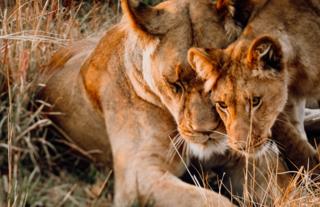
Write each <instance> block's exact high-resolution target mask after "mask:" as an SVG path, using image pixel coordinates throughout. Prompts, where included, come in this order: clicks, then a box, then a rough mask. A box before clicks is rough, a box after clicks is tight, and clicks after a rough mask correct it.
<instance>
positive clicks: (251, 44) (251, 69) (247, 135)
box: [188, 0, 320, 167]
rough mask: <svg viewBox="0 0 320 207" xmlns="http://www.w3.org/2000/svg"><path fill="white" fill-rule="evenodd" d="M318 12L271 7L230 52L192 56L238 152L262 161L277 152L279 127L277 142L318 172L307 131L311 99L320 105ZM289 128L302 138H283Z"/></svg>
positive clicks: (193, 52) (298, 4)
mask: <svg viewBox="0 0 320 207" xmlns="http://www.w3.org/2000/svg"><path fill="white" fill-rule="evenodd" d="M314 4H318V3H316V2H313V4H306V3H305V2H304V1H302V0H300V1H299V0H296V1H287V0H280V1H279V0H269V1H266V4H265V5H264V7H263V9H261V10H259V11H257V12H256V14H255V15H254V16H253V17H251V19H250V22H249V24H248V25H247V26H246V28H245V30H244V32H243V34H242V35H241V36H240V38H239V39H238V40H237V41H236V42H235V43H233V44H232V45H230V46H229V47H227V48H226V49H223V50H222V49H197V48H191V49H190V50H189V55H188V59H189V63H190V64H191V66H192V67H193V68H194V69H195V71H196V72H197V73H198V75H199V76H200V77H201V78H202V79H204V80H206V83H205V88H206V90H207V91H211V92H212V93H211V101H212V102H213V104H214V105H215V106H216V109H217V111H218V113H219V114H220V117H221V118H222V120H223V122H224V124H225V126H226V129H227V134H228V142H229V145H230V146H231V147H232V148H233V149H235V150H237V151H240V152H245V153H246V154H251V155H252V154H254V155H257V154H261V152H263V151H266V150H267V149H269V148H270V146H271V145H272V144H271V143H272V142H270V138H271V136H272V134H271V129H272V127H273V128H275V130H276V131H277V133H276V134H275V136H273V139H275V140H276V141H277V142H278V143H280V145H282V146H281V147H282V148H284V151H285V152H286V153H288V154H286V156H289V158H290V159H291V160H292V161H293V162H295V161H296V160H298V161H297V163H298V164H301V165H305V166H307V165H308V162H310V165H311V167H314V166H315V165H317V164H319V162H318V158H317V153H316V151H315V150H314V149H313V148H312V147H311V145H310V144H309V143H308V142H307V140H306V134H305V131H304V127H303V118H304V117H303V115H304V107H305V102H306V99H307V98H310V97H314V98H319V97H320V87H319V83H320V82H319V81H320V59H319V56H320V51H319V49H318V48H319V47H320V30H319V29H318V28H319V25H320V18H319V15H318V14H319V12H320V11H319V10H318V9H317V8H320V7H319V6H320V4H319V5H314ZM281 8H286V9H281ZM279 17H281V18H279ZM306 26H307V27H308V30H306ZM283 121H288V122H290V123H291V125H292V126H293V127H292V130H296V131H297V132H298V133H296V135H297V136H295V137H292V136H291V135H290V136H289V137H288V136H284V135H286V134H287V133H288V132H287V131H284V130H281V122H283ZM279 133H280V134H279ZM281 133H282V134H281ZM301 157H304V158H301ZM298 167H299V166H298Z"/></svg>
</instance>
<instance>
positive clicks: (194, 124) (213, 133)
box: [122, 0, 240, 158]
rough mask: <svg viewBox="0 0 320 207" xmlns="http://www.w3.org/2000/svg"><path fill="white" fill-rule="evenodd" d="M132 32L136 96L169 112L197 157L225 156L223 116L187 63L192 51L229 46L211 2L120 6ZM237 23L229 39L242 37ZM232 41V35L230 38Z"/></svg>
mask: <svg viewBox="0 0 320 207" xmlns="http://www.w3.org/2000/svg"><path fill="white" fill-rule="evenodd" d="M122 8H123V10H124V19H123V23H124V25H125V28H126V29H127V30H126V31H128V38H127V44H126V48H125V53H126V55H125V65H126V68H128V74H129V78H130V81H131V83H132V85H133V88H134V90H135V91H136V93H137V94H138V95H139V96H140V97H141V98H143V99H144V100H147V101H148V102H150V103H152V104H154V105H156V106H159V107H162V108H165V109H166V110H168V111H169V112H170V113H171V114H172V116H173V117H174V120H175V122H176V124H177V128H178V131H179V133H180V135H181V136H182V138H184V140H186V141H187V142H188V143H189V144H190V147H191V150H192V151H193V152H194V153H195V154H196V155H198V156H199V157H203V158H204V157H209V156H210V155H211V153H212V152H215V151H216V152H224V150H225V149H226V146H227V145H226V140H225V138H224V136H223V132H224V126H223V124H222V123H220V122H221V121H220V118H219V115H218V114H217V113H216V111H215V109H214V107H211V104H210V103H209V98H208V97H207V95H206V94H205V93H203V87H202V86H203V82H202V80H201V79H197V78H196V74H195V72H194V71H193V70H192V68H191V67H190V66H189V64H188V62H187V51H188V49H189V48H190V47H192V46H200V47H201V46H210V47H226V46H227V44H228V43H230V42H231V41H232V40H233V39H230V38H228V36H227V31H226V29H225V23H226V21H228V28H231V21H232V20H230V19H228V20H227V19H226V18H222V17H221V16H220V15H218V12H217V8H216V5H215V4H213V3H212V1H210V0H198V1H194V0H177V1H166V2H163V3H160V4H158V5H157V6H155V7H150V6H147V5H145V4H143V3H140V2H133V1H126V0H125V1H122ZM239 31H240V28H239V27H238V26H236V24H233V27H232V32H233V33H237V34H235V35H231V36H233V37H235V36H236V35H238V34H239ZM229 37H230V35H229Z"/></svg>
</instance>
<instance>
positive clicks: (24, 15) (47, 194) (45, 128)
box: [0, 0, 118, 206]
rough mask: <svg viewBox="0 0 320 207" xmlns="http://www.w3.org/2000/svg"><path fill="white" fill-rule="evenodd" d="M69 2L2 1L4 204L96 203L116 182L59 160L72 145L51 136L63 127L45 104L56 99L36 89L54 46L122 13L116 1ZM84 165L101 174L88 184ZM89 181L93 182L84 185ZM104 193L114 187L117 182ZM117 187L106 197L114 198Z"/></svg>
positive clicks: (0, 189)
mask: <svg viewBox="0 0 320 207" xmlns="http://www.w3.org/2000/svg"><path fill="white" fill-rule="evenodd" d="M68 2H69V4H68V5H67V6H68V8H66V7H64V6H63V5H62V4H61V2H60V1H57V0H17V1H15V2H14V1H1V7H0V206H81V205H85V204H90V205H91V204H95V203H99V202H100V201H99V199H100V198H99V196H101V194H102V193H103V192H102V190H103V189H104V188H108V185H109V184H106V183H105V182H104V180H105V177H108V178H109V177H110V176H108V174H103V173H102V172H100V171H98V170H97V169H96V168H95V167H94V166H93V165H90V164H87V165H86V166H85V168H87V169H80V170H78V172H77V173H74V174H72V173H69V172H68V169H66V170H65V169H64V170H63V171H62V172H60V170H61V168H57V167H55V166H54V165H55V163H56V162H57V160H59V158H60V157H61V156H62V152H63V150H65V149H67V148H66V147H64V146H63V147H62V148H63V150H60V151H59V149H57V147H56V146H55V145H53V144H52V141H50V140H48V139H49V138H50V137H58V136H59V135H57V134H56V133H54V131H52V130H51V129H50V126H51V125H52V123H51V121H50V120H49V119H48V118H47V115H48V114H47V113H46V112H44V111H43V108H44V107H45V106H46V107H50V105H49V104H48V103H46V102H44V101H43V100H39V99H37V97H36V92H37V91H38V90H39V89H40V88H41V87H42V85H41V84H40V83H39V81H38V75H39V70H40V69H41V68H42V67H43V66H44V65H45V64H46V63H47V62H48V60H49V58H50V57H51V55H52V54H53V52H54V51H56V50H57V49H59V48H61V47H64V46H66V45H68V44H70V43H71V42H72V41H75V40H79V39H82V38H85V37H88V36H90V35H92V34H95V33H98V32H101V31H103V30H105V29H106V28H107V27H108V26H109V25H111V24H113V23H114V22H116V21H117V16H118V15H117V9H113V10H112V9H110V8H109V5H108V4H99V3H94V2H91V3H89V2H82V3H77V1H68ZM115 8H117V5H116V6H115ZM67 150H69V149H67ZM75 159H76V158H75ZM73 161H74V160H73ZM65 165H70V163H68V162H65ZM76 167H79V166H76V165H75V166H73V167H72V166H69V167H68V168H70V169H71V168H76ZM48 169H49V170H48ZM50 170H53V171H50ZM81 170H84V171H85V172H86V173H87V174H88V175H89V176H88V177H91V178H92V179H98V180H99V179H100V181H101V182H100V183H99V181H98V182H97V183H98V184H97V185H94V186H91V185H88V184H87V183H88V182H83V181H82V179H79V178H78V177H79V172H80V171H81ZM54 171H56V172H54ZM57 171H59V172H57ZM70 171H71V170H70ZM72 171H76V169H75V170H74V169H72ZM75 174H76V175H75ZM80 174H81V173H80ZM86 180H90V178H89V179H86ZM89 183H90V181H89ZM91 183H92V181H91ZM100 184H101V186H100ZM81 185H84V186H86V185H87V186H86V187H85V188H84V190H82V191H79V190H78V189H79V188H78V187H79V186H81ZM109 188H110V187H109ZM104 194H110V195H111V193H110V189H109V192H107V193H104ZM110 195H108V196H109V197H108V196H107V197H108V198H107V197H105V196H104V198H103V199H104V200H105V201H104V202H107V203H110V200H111V197H110ZM87 198H90V199H87ZM106 199H107V200H106ZM100 200H101V199H100Z"/></svg>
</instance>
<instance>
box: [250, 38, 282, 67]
mask: <svg viewBox="0 0 320 207" xmlns="http://www.w3.org/2000/svg"><path fill="white" fill-rule="evenodd" d="M247 62H248V63H249V64H251V65H258V66H259V68H261V69H263V70H270V69H273V70H275V71H281V70H282V69H283V67H284V64H283V54H282V49H281V45H280V43H279V42H278V41H277V40H275V39H273V38H272V37H269V36H263V37H259V38H257V39H255V40H254V41H253V43H252V44H251V46H250V47H249V50H248V55H247Z"/></svg>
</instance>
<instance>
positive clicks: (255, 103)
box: [252, 96, 261, 107]
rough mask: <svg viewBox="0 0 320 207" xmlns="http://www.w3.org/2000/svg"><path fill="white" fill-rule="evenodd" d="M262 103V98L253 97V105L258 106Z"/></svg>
mask: <svg viewBox="0 0 320 207" xmlns="http://www.w3.org/2000/svg"><path fill="white" fill-rule="evenodd" d="M260 103H261V98H260V97H258V96H255V97H253V98H252V106H253V107H257V106H258V105H260Z"/></svg>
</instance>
